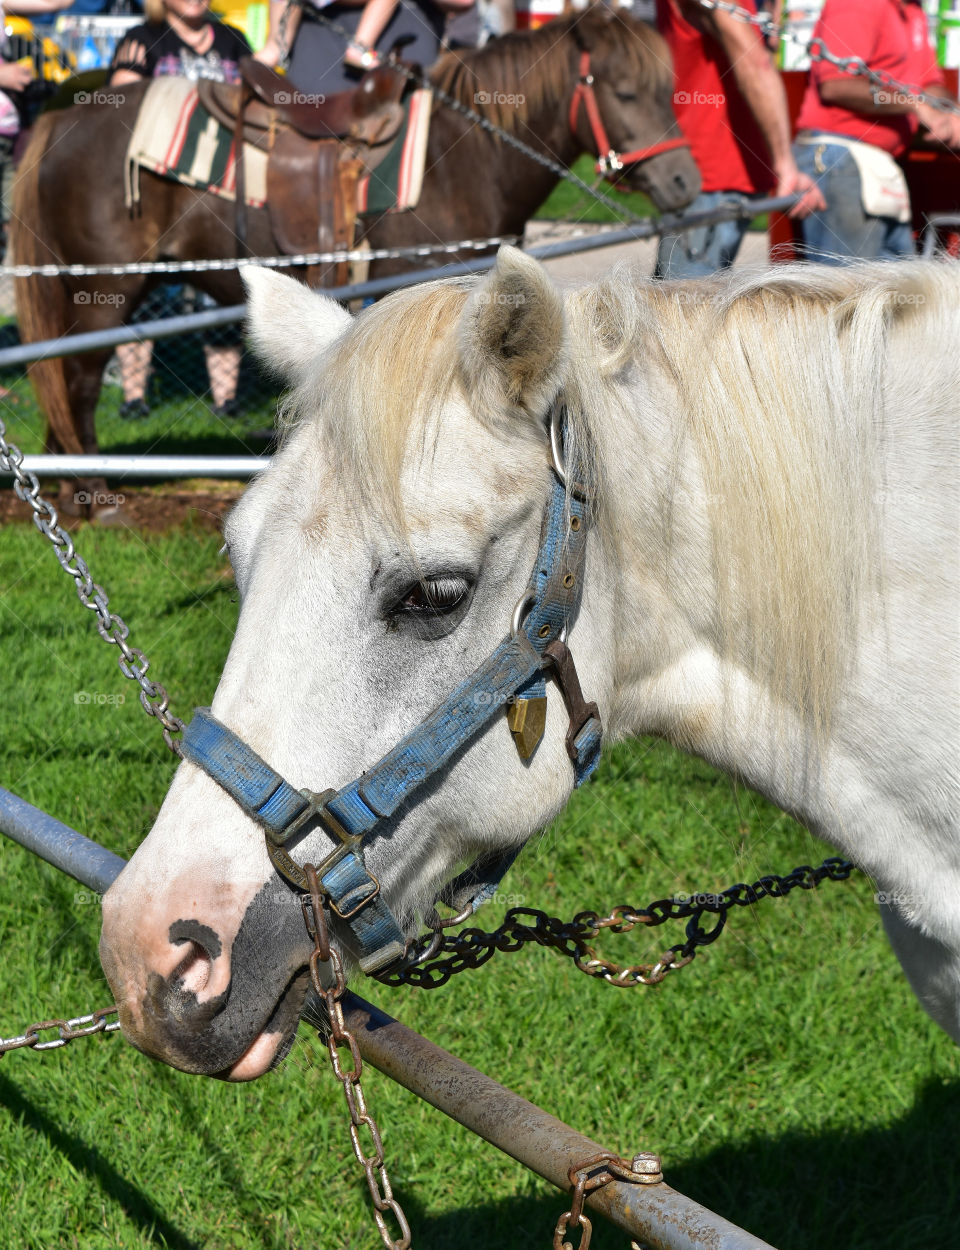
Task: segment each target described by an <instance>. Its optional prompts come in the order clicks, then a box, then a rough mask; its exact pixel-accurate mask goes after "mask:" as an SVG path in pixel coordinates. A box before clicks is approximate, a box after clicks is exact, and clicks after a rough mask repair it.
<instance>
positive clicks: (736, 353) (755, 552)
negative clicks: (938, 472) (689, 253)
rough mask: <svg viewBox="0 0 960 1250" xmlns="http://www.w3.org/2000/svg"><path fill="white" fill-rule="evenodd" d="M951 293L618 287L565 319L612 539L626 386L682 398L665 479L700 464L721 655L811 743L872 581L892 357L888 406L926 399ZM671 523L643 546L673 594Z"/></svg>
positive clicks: (817, 272) (863, 280)
mask: <svg viewBox="0 0 960 1250" xmlns="http://www.w3.org/2000/svg"><path fill="white" fill-rule="evenodd" d="M958 296H960V267H948V266H934V265H930V264H924V263H922V262H920V263H914V264H902V265H897V266H890V265H886V264H880V265H876V264H874V265H863V266H855V267H850V268H838V269H825V268H824V267H821V266H816V267H802V266H796V267H791V269H790V270H789V271H788V270H786V269H784V268H778V269H775V270H769V271H764V272H763V273H760V274H756V273H753V274H750V273H748V274H745V275H728V276H725V277H722V278H716V279H709V280H706V281H704V282H702V283H696V284H692V283H682V284H669V283H653V282H649V281H646V280H643V279H638V278H637V277H636V276H635V275H630V274H629V272H626V271H620V272H619V273H616V274H615V275H613V276H611V277H610V278H609V279H607V280H605V281H602V282H600V283H598V284H596V285H594V286H591V287H589V288H585V289H584V290H582V291H580V292H577V293H576V294H575V295H574V296H573V297H572V298H571V300H570V302H569V305H568V313H569V317H570V324H571V330H572V333H573V335H574V339H575V341H576V342H578V344H579V346H580V348H581V350H580V351H579V352H577V353H575V356H574V367H573V377H572V379H571V391H572V394H573V395H574V396H575V403H576V406H577V407H578V408H579V409H581V410H582V419H583V421H584V422H585V423H586V425H587V431H586V441H588V442H589V445H590V446H591V447H592V448H593V451H594V455H595V456H596V459H597V463H596V465H595V466H594V470H593V471H594V474H595V477H596V480H597V481H598V482H599V483H600V493H601V498H602V510H601V515H600V521H601V526H602V527H603V529H604V531H605V533H606V534H607V537H608V539H609V538H610V536H611V534H616V532H617V530H621V531H622V528H623V526H624V520H623V518H624V517H627V516H629V515H630V513H631V511H632V510H633V509H634V508H635V504H636V500H635V495H636V491H637V483H636V482H631V481H628V480H626V479H625V475H624V473H623V470H622V458H623V448H624V446H626V445H629V443H628V442H626V440H631V439H632V440H634V441H636V439H637V434H638V424H639V425H640V426H642V423H643V421H644V413H643V409H642V407H640V408H639V409H638V406H637V395H638V383H637V374H638V373H639V374H640V376H641V378H643V377H644V375H645V377H646V383H644V382H643V381H641V382H640V383H639V389H641V390H643V391H646V390H647V388H648V387H650V384H651V382H654V383H656V382H659V390H657V387H656V385H654V386H653V387H650V393H651V394H653V393H657V394H659V395H661V396H662V395H663V394H668V395H671V394H672V395H675V397H676V400H675V404H676V410H675V412H674V413H673V414H672V416H671V414H667V416H666V419H667V420H668V421H670V422H671V423H672V425H673V430H674V435H673V437H674V450H673V458H674V474H675V481H676V482H677V483H678V484H679V483H680V482H681V480H682V478H683V475H684V473H685V472H686V471H687V470H686V466H688V465H689V463H690V462H691V461H692V462H693V463H694V464H695V465H696V466H697V469H696V471H697V473H698V476H699V479H700V483H699V484H700V490H701V491H702V492H703V495H704V496H705V498H704V499H703V507H704V508H705V512H706V518H707V524H708V526H709V531H710V542H711V544H712V564H713V577H714V580H715V594H716V603H717V610H716V627H717V632H718V634H719V640H720V644H721V646H722V647H723V648H725V650H726V651H727V653H728V654H729V655H731V656H732V658H733V659H734V660H735V662H736V663H737V664H738V665H740V666H741V667H743V668H744V669H746V670H747V671H748V672H750V674H751V676H756V677H757V678H758V679H759V680H761V681H762V682H763V684H764V685H765V686H766V687H767V688H769V689H771V690H772V691H773V693H774V695H775V696H776V697H777V698H778V699H779V700H780V701H781V702H782V703H784V704H786V705H788V706H791V707H793V708H794V709H795V710H796V711H798V712H799V713H800V714H801V715H802V716H804V717H805V718H806V719H807V720H808V721H809V722H810V723H811V725H812V726H813V727H814V728H815V729H816V731H817V732H818V733H819V734H825V733H827V732H828V730H829V724H830V719H831V713H832V709H833V706H834V703H835V700H836V696H837V693H838V691H839V689H840V683H841V681H842V680H843V678H844V677H845V676H846V675H847V674H848V672H849V667H850V665H851V663H852V662H853V656H854V648H855V644H856V641H857V635H858V627H859V625H860V623H861V619H862V616H863V613H864V611H865V603H866V601H867V596H868V595H869V594H870V593H871V592H876V591H877V590H878V589H880V584H881V579H882V577H883V571H882V566H881V562H880V557H879V523H880V517H881V511H882V491H883V487H884V482H883V477H884V467H883V464H882V456H883V453H884V445H885V440H886V439H887V438H888V437H889V422H890V421H891V420H892V419H894V418H895V417H896V416H897V414H894V413H891V412H890V411H889V410H888V409H889V403H888V394H887V393H888V391H889V371H890V352H891V347H892V346H893V345H894V344H896V345H898V347H897V354H896V360H897V368H898V369H899V370H900V377H899V378H898V380H897V385H898V387H899V388H900V393H902V394H907V395H909V394H917V395H920V394H924V393H927V392H929V391H930V387H931V378H930V369H931V361H930V356H929V346H928V344H927V341H926V340H927V339H928V338H929V334H930V330H931V327H932V326H934V325H935V324H936V323H937V319H939V320H940V324H941V325H942V324H943V323H944V321H945V319H946V318H952V330H951V331H948V332H947V333H946V334H945V335H943V336H942V337H944V341H949V337H950V335H952V337H953V338H954V339H955V337H956V333H957V331H958V329H960V325H958V324H957V322H958V316H960V314H958V308H960V299H958ZM598 362H599V371H600V374H601V376H602V377H603V378H605V380H606V385H601V386H599V387H598V385H597V381H598V378H597V372H598ZM905 362H906V363H905ZM952 367H953V368H954V370H955V371H956V364H955V363H954V364H953V366H952ZM911 370H912V371H913V376H912V377H910V376H904V373H905V371H911ZM885 375H887V379H886V381H885ZM631 376H632V381H631V380H629V379H630V378H631ZM625 378H626V379H628V380H627V382H626V384H624V379H625ZM958 380H960V379H958ZM652 402H658V401H657V400H654V401H652ZM661 402H662V401H661ZM921 410H922V408H921ZM648 413H649V410H648ZM687 481H688V482H689V479H687ZM675 512H676V509H675V508H674V507H673V506H668V507H667V508H666V509H665V510H664V514H663V516H662V531H661V534H660V539H661V541H660V542H659V543H658V544H657V547H658V549H659V553H660V558H661V560H662V568H661V570H660V572H661V575H662V576H663V577H664V578H665V579H668V580H669V579H670V578H671V576H672V573H671V566H670V559H671V557H670V552H671V547H672V545H673V543H674V539H675V529H674V526H676V525H679V524H681V522H680V521H678V519H677V516H676V515H675ZM628 537H629V533H628ZM672 572H673V574H675V573H676V572H677V570H676V566H675V565H674V566H673V571H672Z"/></svg>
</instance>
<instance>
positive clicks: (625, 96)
mask: <svg viewBox="0 0 960 1250" xmlns="http://www.w3.org/2000/svg"><path fill="white" fill-rule="evenodd" d="M614 95H615V96H616V97H617V99H618V100H623V101H624V103H629V102H630V101H631V100H635V99H636V98H637V93H636V92H635V91H615V92H614Z"/></svg>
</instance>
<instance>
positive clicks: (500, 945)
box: [373, 857, 854, 989]
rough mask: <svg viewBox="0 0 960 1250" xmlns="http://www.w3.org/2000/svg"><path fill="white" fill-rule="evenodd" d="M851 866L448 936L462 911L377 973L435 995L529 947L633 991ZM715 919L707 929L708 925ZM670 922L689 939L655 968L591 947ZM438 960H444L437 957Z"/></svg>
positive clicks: (539, 916) (540, 915) (525, 915)
mask: <svg viewBox="0 0 960 1250" xmlns="http://www.w3.org/2000/svg"><path fill="white" fill-rule="evenodd" d="M853 871H854V865H853V864H851V863H850V862H849V861H847V860H844V859H839V858H836V857H834V858H830V859H825V860H824V861H823V863H822V864H821V865H820V866H819V867H818V868H811V867H809V865H806V864H803V865H801V866H800V867H799V868H794V869H793V871H792V872H790V873H788V874H787V875H786V876H785V877H781V876H778V875H777V874H776V873H770V874H768V875H767V876H764V877H760V878H759V879H758V880H757V881H754V883H753V884H752V885H747V884H745V883H744V882H739V883H737V884H736V885H732V886H730V887H729V888H728V889H726V890H722V891H721V892H720V893H716V894H715V893H700V894H693V895H681V896H677V897H675V898H672V899H660V900H658V901H657V902H655V903H650V904H649V905H648V906H647V907H644V908H634V907H630V906H627V905H626V904H622V905H620V906H618V907H614V908H613V910H612V911H611V912H610V913H609V915H607V916H603V917H601V916H600V915H598V914H597V912H595V911H582V912H578V913H577V915H576V916H574V918H573V919H572V920H570V921H563V920H560V919H558V918H557V917H556V916H549V915H547V913H546V912H542V911H537V910H535V909H534V908H532V907H511V909H510V910H509V911H508V912H507V914H506V916H505V918H504V920H503V923H502V924H501V925H500V926H499V927H498V928H497V929H494V930H493V932H491V933H485V932H484V931H483V930H482V929H477V928H469V929H462V930H461V931H460V932H458V933H451V934H445V933H444V932H443V931H442V930H443V929H445V928H450V927H452V926H454V925H456V924H459V923H461V922H462V920H463V919H465V915H466V914H465V913H461V915H460V916H456V917H454V918H453V919H452V920H447V921H443V922H439V923H436V924H434V925H433V926H432V927H431V930H430V932H428V933H425V934H423V935H421V936H420V937H419V938H417V939H415V940H414V941H413V942H412V943H411V945H410V947H409V949H408V951H407V954H406V956H405V957H404V962H403V963H401V964H400V965H399V966H397V967H394V968H393V969H389V968H387V969H385V970H384V971H383V972H375V973H373V976H374V978H375V979H376V980H377V981H380V982H381V983H382V984H383V985H390V986H399V985H416V986H419V987H420V988H421V989H438V988H439V987H440V986H441V985H446V983H447V982H448V981H449V980H450V978H451V977H452V976H455V975H456V974H457V973H458V972H464V971H466V970H467V969H468V968H479V967H481V966H482V965H483V964H485V963H486V962H487V960H488V959H492V958H493V956H494V955H495V954H496V952H497V951H517V950H520V948H521V947H522V946H526V945H527V944H528V943H530V942H535V943H536V944H537V945H538V946H545V947H549V948H550V949H552V950H557V951H560V953H561V954H563V955H566V956H567V957H568V958H570V959H572V960H573V962H574V963H575V964H576V966H577V968H578V969H579V970H580V971H581V972H583V973H585V974H586V975H587V976H589V977H599V978H600V979H601V980H604V981H606V982H608V983H609V984H610V985H616V986H620V987H621V988H624V989H636V988H637V987H638V986H640V985H658V984H659V983H660V982H661V981H662V980H663V979H664V978H665V977H666V976H667V974H668V973H670V972H675V971H676V970H677V969H679V968H684V967H686V965H687V964H689V963H692V962H693V960H694V959H695V957H696V955H697V952H698V951H699V950H700V948H701V947H704V946H709V945H710V944H711V943H712V942H715V941H716V940H717V938H718V937H719V936H720V934H721V933H722V932H723V929H724V926H725V925H726V922H727V913H728V912H729V911H730V910H731V909H732V908H734V907H753V906H755V905H756V904H757V903H759V902H760V900H761V899H763V898H785V897H786V896H787V895H788V894H789V893H790V892H791V891H792V890H795V889H801V890H813V889H815V888H816V887H817V886H818V885H819V884H820V882H821V881H846V880H847V879H848V878H849V876H850V874H851V873H852V872H853ZM706 917H709V918H710V921H711V923H710V927H706V928H705V927H704V923H703V921H704V919H705V918H706ZM668 920H686V921H687V926H686V940H685V941H683V942H677V943H675V944H674V945H673V946H671V947H669V949H667V950H666V951H664V953H663V954H662V955H661V956H660V958H659V959H658V960H657V961H656V963H653V964H628V965H620V964H615V963H612V962H611V961H610V960H608V959H604V958H602V957H601V956H600V955H598V954H597V953H596V951H595V950H594V949H593V947H592V946H591V945H589V943H590V942H592V941H593V940H594V939H595V938H596V937H598V936H599V934H600V933H601V931H603V930H604V929H609V930H610V932H611V933H629V932H630V930H631V929H633V928H635V927H636V926H637V925H645V926H647V927H648V928H652V929H653V928H657V927H658V926H659V925H662V924H665V923H666V921H668ZM438 956H439V958H438Z"/></svg>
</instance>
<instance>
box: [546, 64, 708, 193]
mask: <svg viewBox="0 0 960 1250" xmlns="http://www.w3.org/2000/svg"><path fill="white" fill-rule="evenodd" d="M581 103H583V105H584V106H585V107H586V110H587V119H588V120H589V122H590V130H591V132H592V133H593V141H594V143H595V144H596V146H597V157H598V159H597V165H596V170H597V173H598V174H603V175H605V176H606V177H608V178H609V177H610V176H611V175H612V174H618V173H620V171H621V170H622V169H624V168H626V166H627V165H639V164H640V162H641V161H646V160H649V159H650V157H651V156H659V155H660V153H661V152H671V151H673V149H674V148H688V147H689V146H690V144H689V143H688V142H687V140H686V139H684V138H682V137H681V138H679V139H663V140H661V141H660V143H653V144H651V145H650V147H648V148H635V149H634V150H633V151H632V152H615V151H614V150H613V148H612V147H611V146H610V140H609V139H608V138H607V131H606V128H605V127H604V124H603V118H602V117H601V116H600V106H599V105H598V104H597V97H596V94H595V92H594V90H593V75H592V74H591V73H590V53H589V52H588V51H587V50H586V49H585V48H584V49H583V50H582V51H581V53H580V77H579V80H578V81H577V85H576V87H574V89H573V99H572V100H571V101H570V129H571V130H572V131H573V133H574V134H576V133H577V120H578V118H579V115H580V105H581Z"/></svg>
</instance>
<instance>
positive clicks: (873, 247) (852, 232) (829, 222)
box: [794, 143, 886, 265]
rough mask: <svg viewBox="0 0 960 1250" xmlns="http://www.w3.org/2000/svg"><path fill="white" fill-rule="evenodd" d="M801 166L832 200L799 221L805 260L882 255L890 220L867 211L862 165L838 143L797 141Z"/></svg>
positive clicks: (833, 261)
mask: <svg viewBox="0 0 960 1250" xmlns="http://www.w3.org/2000/svg"><path fill="white" fill-rule="evenodd" d="M794 155H795V157H796V161H797V167H798V168H799V169H800V170H801V172H803V173H805V174H809V175H810V177H811V178H813V179H814V180H815V181H816V182H817V184H818V186H819V187H820V190H821V191H822V192H823V198H824V199H825V200H826V201H827V207H826V209H825V210H824V211H823V212H819V213H811V214H810V216H809V217H805V218H804V219H803V220H802V221H801V222H800V232H801V235H802V236H803V249H802V256H803V259H804V260H815V261H819V262H820V263H821V264H824V265H846V264H849V262H850V261H851V260H852V259H853V258H855V257H860V258H866V259H877V258H878V257H879V256H880V255H881V254H882V250H883V243H884V236H885V234H886V229H885V224H884V221H883V219H882V218H880V217H871V216H868V214H867V213H865V212H864V211H863V199H862V197H861V193H860V171H859V170H858V169H857V165H856V162H855V161H854V159H853V157H852V156H851V155H850V153H849V151H848V150H847V149H846V148H845V147H842V146H841V145H840V144H838V143H816V144H814V143H798V144H796V145H795V146H794Z"/></svg>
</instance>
